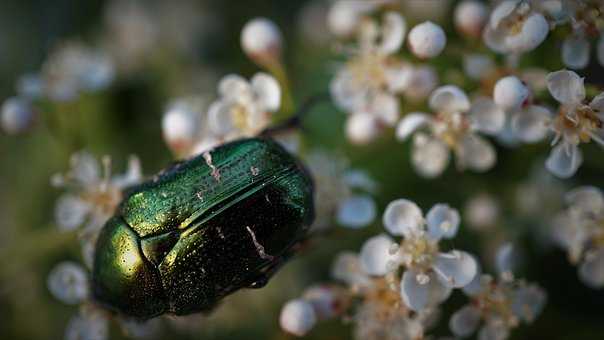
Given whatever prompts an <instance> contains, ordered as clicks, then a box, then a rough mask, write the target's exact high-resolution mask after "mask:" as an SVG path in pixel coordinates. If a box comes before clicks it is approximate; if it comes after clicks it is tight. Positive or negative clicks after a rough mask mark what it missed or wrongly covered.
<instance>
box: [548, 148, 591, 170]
mask: <svg viewBox="0 0 604 340" xmlns="http://www.w3.org/2000/svg"><path fill="white" fill-rule="evenodd" d="M582 163H583V155H582V153H581V150H579V147H578V146H576V145H572V144H566V143H560V144H558V145H556V146H555V147H554V148H553V149H552V151H551V153H550V154H549V157H548V158H547V160H546V161H545V167H546V168H547V170H549V172H551V173H552V174H554V175H556V176H558V177H560V178H569V177H571V176H572V175H574V174H575V173H576V172H577V170H578V169H579V167H580V166H581V164H582Z"/></svg>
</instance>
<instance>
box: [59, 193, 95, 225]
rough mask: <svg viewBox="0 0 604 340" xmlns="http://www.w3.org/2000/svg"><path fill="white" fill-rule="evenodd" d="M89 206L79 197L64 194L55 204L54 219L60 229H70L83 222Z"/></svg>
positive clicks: (88, 211) (89, 208)
mask: <svg viewBox="0 0 604 340" xmlns="http://www.w3.org/2000/svg"><path fill="white" fill-rule="evenodd" d="M90 210H91V207H90V205H89V204H88V203H86V202H84V201H82V200H81V199H80V198H79V197H77V196H74V195H70V194H65V195H62V196H61V197H59V199H58V200H57V203H56V206H55V221H56V222H57V225H58V227H59V229H60V230H63V231H70V230H74V229H76V228H78V227H79V226H81V225H83V224H84V221H85V220H86V217H87V216H88V213H90Z"/></svg>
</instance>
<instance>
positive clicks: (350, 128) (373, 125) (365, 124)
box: [346, 113, 381, 145]
mask: <svg viewBox="0 0 604 340" xmlns="http://www.w3.org/2000/svg"><path fill="white" fill-rule="evenodd" d="M380 130H381V129H380V126H379V124H378V121H377V119H376V117H375V115H372V114H370V113H354V114H352V115H350V116H349V117H348V120H347V121H346V136H347V137H348V140H349V141H351V142H352V143H354V144H360V145H362V144H368V143H369V142H371V141H373V140H374V139H375V138H376V137H377V136H378V135H379V132H380Z"/></svg>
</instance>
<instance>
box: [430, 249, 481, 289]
mask: <svg viewBox="0 0 604 340" xmlns="http://www.w3.org/2000/svg"><path fill="white" fill-rule="evenodd" d="M433 268H434V271H435V272H436V273H437V274H438V278H439V279H440V280H441V282H442V283H443V284H444V285H445V286H447V287H450V288H461V287H463V286H465V285H467V284H469V283H470V282H472V279H474V277H475V276H476V272H477V268H478V267H477V265H476V260H475V259H474V257H472V256H471V255H470V254H468V253H466V252H463V251H458V250H453V251H451V252H449V253H439V254H438V255H437V256H436V259H435V261H434V266H433Z"/></svg>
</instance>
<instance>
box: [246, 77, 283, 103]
mask: <svg viewBox="0 0 604 340" xmlns="http://www.w3.org/2000/svg"><path fill="white" fill-rule="evenodd" d="M251 84H252V90H253V91H254V93H255V95H256V100H257V101H258V106H259V108H260V110H261V111H268V112H275V111H277V110H279V107H280V106H281V87H280V86H279V83H278V82H277V80H276V79H275V78H273V77H272V76H270V75H268V74H266V73H262V72H260V73H256V75H254V77H252V80H251Z"/></svg>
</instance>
